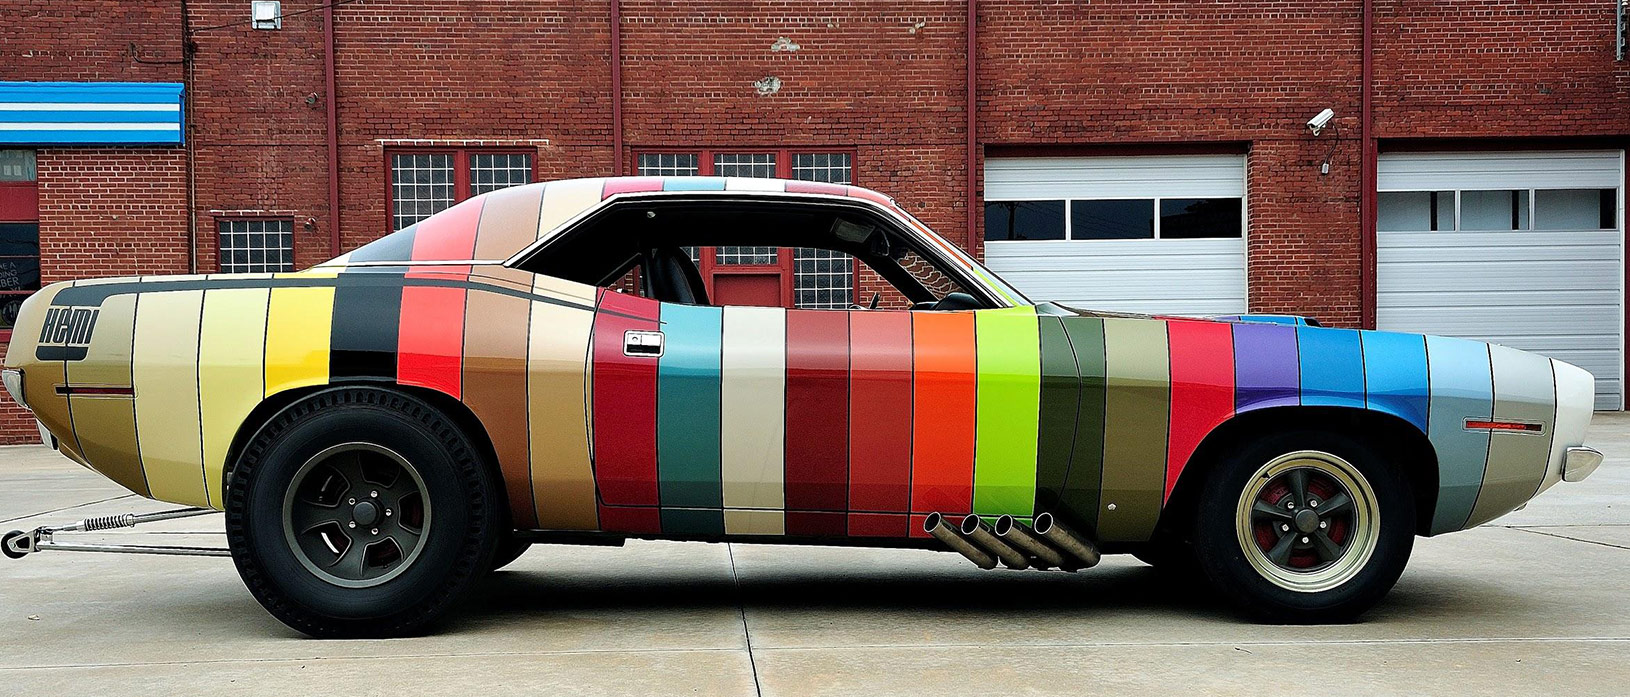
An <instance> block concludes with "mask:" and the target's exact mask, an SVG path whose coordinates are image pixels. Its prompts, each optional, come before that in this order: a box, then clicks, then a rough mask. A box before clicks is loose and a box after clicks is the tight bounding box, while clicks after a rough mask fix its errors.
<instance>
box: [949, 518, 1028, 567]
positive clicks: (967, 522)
mask: <svg viewBox="0 0 1630 697" xmlns="http://www.w3.org/2000/svg"><path fill="white" fill-rule="evenodd" d="M962 535H963V537H966V538H968V541H969V542H972V543H974V544H975V545H978V546H979V548H980V549H983V550H985V551H986V552H989V553H991V554H994V555H996V558H997V559H1000V560H1002V565H1003V566H1006V567H1007V568H1009V569H1028V568H1030V559H1029V558H1028V557H1026V556H1024V552H1020V551H1019V550H1016V549H1014V548H1012V547H1010V546H1008V544H1007V543H1006V542H1003V541H1001V540H999V539H997V538H996V535H995V533H993V532H992V531H991V529H990V526H989V525H986V524H985V521H984V520H981V519H980V518H979V516H977V515H971V514H970V515H968V516H965V517H963V519H962Z"/></svg>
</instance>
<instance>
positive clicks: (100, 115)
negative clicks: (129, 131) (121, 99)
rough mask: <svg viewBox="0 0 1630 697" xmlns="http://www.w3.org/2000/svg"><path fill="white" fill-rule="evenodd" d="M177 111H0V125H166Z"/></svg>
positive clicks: (175, 118) (177, 116)
mask: <svg viewBox="0 0 1630 697" xmlns="http://www.w3.org/2000/svg"><path fill="white" fill-rule="evenodd" d="M180 121H181V112H179V111H19V110H16V109H0V123H168V124H174V123H179V122H180Z"/></svg>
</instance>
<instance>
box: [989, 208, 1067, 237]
mask: <svg viewBox="0 0 1630 697" xmlns="http://www.w3.org/2000/svg"><path fill="white" fill-rule="evenodd" d="M985 239H986V240H987V241H991V242H1007V241H1013V240H1062V239H1064V202H1063V201H990V202H988V203H986V204H985Z"/></svg>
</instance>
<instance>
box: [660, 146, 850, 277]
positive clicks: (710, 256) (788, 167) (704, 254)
mask: <svg viewBox="0 0 1630 697" xmlns="http://www.w3.org/2000/svg"><path fill="white" fill-rule="evenodd" d="M641 155H695V156H696V176H699V177H712V176H717V175H716V174H715V171H716V170H715V165H714V161H713V160H714V156H715V155H774V156H775V177H776V178H777V179H792V158H793V156H794V155H848V156H849V183H850V184H857V185H858V183H857V182H856V181H855V179H856V177H855V172H856V170H857V168H856V166H855V164H856V161H857V159H858V157H857V155H858V154H857V152H856V149H855V148H852V147H831V148H824V147H796V148H785V147H711V148H634V149H633V163H632V166H631V167H630V168H629V171H632V172H635V173H638V172H639V166H640V156H641ZM714 249H715V248H713V247H702V248H701V249H700V250H698V256H700V257H701V259H700V261H699V263H698V264H697V270H698V271H701V272H702V279H703V284H704V285H705V286H706V287H707V294H708V297H713V294H714V293H713V276H714V275H715V274H762V273H766V272H769V271H771V270H776V271H777V272H778V273H780V274H781V306H782V307H793V301H794V300H795V299H796V292H795V285H794V281H795V280H796V272H795V269H794V266H793V258H792V248H791V247H784V246H778V247H777V248H776V250H777V251H776V263H774V264H720V263H718V257H717V253H716V252H715V251H714ZM860 272H861V269H860V264H859V263H856V264H855V268H854V270H853V272H852V273H850V274H849V283H850V286H851V287H850V299H851V300H856V301H857V302H858V300H857V299H858V298H859V297H860Z"/></svg>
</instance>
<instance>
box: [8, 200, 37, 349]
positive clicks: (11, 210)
mask: <svg viewBox="0 0 1630 697" xmlns="http://www.w3.org/2000/svg"><path fill="white" fill-rule="evenodd" d="M0 223H21V224H24V225H27V224H31V223H32V224H33V225H35V226H36V227H37V226H38V225H39V224H40V182H39V179H38V177H37V176H36V178H35V180H34V181H8V182H0ZM44 261H45V258H44V255H43V254H42V255H40V262H41V264H40V265H41V268H40V285H42V286H43V285H45V268H44ZM34 293H35V291H32V290H8V291H0V297H7V296H14V295H20V296H23V297H27V296H30V295H33V294H34ZM0 343H7V344H9V343H11V330H10V329H0Z"/></svg>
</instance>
